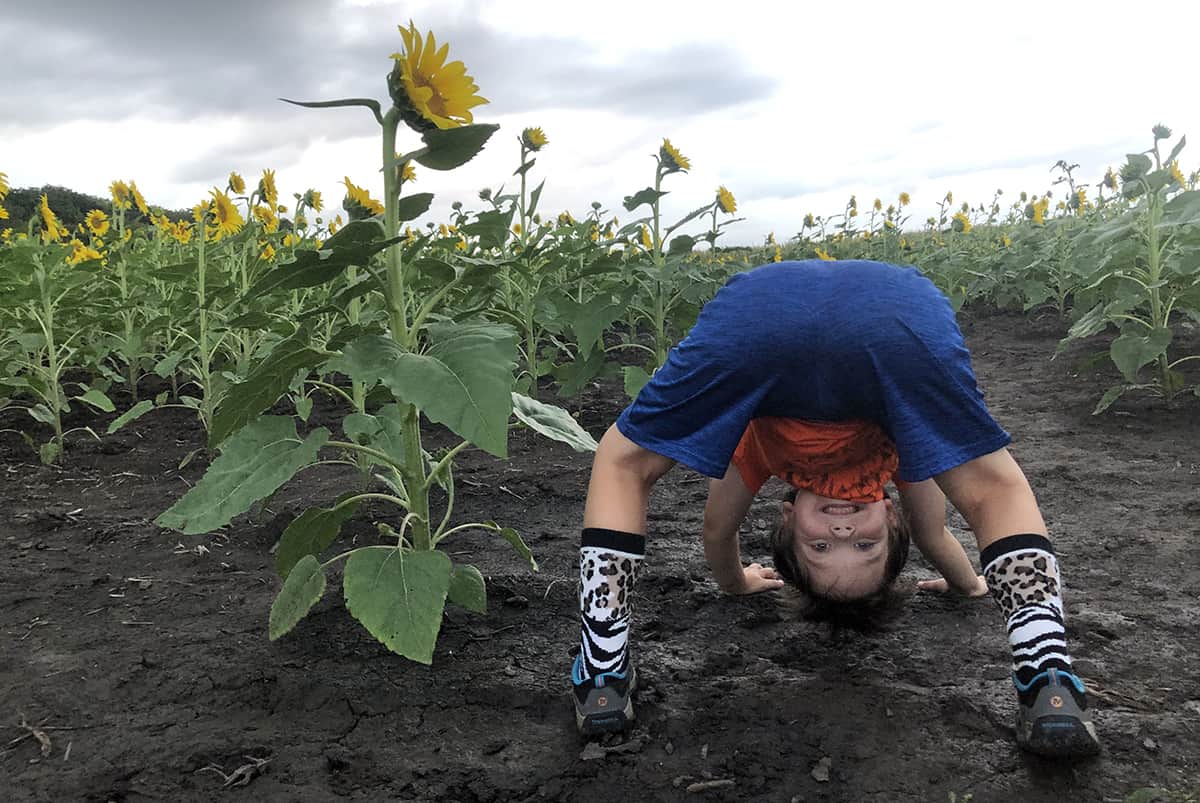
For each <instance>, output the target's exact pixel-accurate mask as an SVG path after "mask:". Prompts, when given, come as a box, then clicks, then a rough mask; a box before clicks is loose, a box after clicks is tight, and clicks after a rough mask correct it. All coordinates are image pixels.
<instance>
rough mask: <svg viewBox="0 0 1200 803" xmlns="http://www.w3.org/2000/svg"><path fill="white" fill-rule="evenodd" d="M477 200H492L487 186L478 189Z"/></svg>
mask: <svg viewBox="0 0 1200 803" xmlns="http://www.w3.org/2000/svg"><path fill="white" fill-rule="evenodd" d="M479 200H481V201H490V200H492V191H491V189H489V188H488V187H484V188H483V189H482V190H480V191H479Z"/></svg>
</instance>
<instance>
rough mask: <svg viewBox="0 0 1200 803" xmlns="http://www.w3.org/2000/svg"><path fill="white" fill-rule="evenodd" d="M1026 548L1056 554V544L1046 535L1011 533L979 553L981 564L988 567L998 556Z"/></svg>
mask: <svg viewBox="0 0 1200 803" xmlns="http://www.w3.org/2000/svg"><path fill="white" fill-rule="evenodd" d="M1024 549H1040V550H1042V551H1043V552H1049V553H1050V554H1051V555H1053V554H1054V545H1053V544H1051V543H1050V539H1049V538H1047V537H1046V536H1044V535H1036V534H1034V533H1022V534H1020V535H1010V536H1008V537H1006V538H1001V539H1000V540H999V541H996V542H994V543H992V544H989V545H988V547H987V548H986V549H984V550H983V552H980V553H979V565H980V567H982V568H984V569H986V568H987V567H988V566H989V565H990V564H991V563H992V561H994V560H995V559H996V558H1000V557H1003V556H1004V555H1007V554H1008V553H1009V552H1020V551H1021V550H1024Z"/></svg>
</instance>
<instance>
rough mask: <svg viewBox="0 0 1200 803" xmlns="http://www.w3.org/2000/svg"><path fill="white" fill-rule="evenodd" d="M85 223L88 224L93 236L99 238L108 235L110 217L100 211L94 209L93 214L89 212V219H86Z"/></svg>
mask: <svg viewBox="0 0 1200 803" xmlns="http://www.w3.org/2000/svg"><path fill="white" fill-rule="evenodd" d="M84 222H86V223H87V227H88V229H90V230H91V232H92V234H94V235H96V236H97V237H103V236H104V235H105V234H108V215H106V214H104V212H102V211H100V210H99V209H93V210H92V211H91V212H88V213H87V217H86V218H84Z"/></svg>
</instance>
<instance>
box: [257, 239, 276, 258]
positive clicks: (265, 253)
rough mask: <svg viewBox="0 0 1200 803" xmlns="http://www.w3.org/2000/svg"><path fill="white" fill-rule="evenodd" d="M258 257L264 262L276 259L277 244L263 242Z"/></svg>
mask: <svg viewBox="0 0 1200 803" xmlns="http://www.w3.org/2000/svg"><path fill="white" fill-rule="evenodd" d="M258 258H259V259H261V260H262V261H263V262H270V261H271V260H273V259H275V246H273V245H271V244H270V243H263V247H262V250H261V251H259V252H258Z"/></svg>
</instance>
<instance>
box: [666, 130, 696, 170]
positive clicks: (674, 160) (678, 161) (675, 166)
mask: <svg viewBox="0 0 1200 803" xmlns="http://www.w3.org/2000/svg"><path fill="white" fill-rule="evenodd" d="M658 163H659V164H660V165H662V169H663V172H665V173H678V172H680V171H683V170H690V169H691V167H692V163H691V161H690V160H689V159H688V158H687V157H686V156H684V155H683V154H682V153H680V152H679V149H678V148H676V147H675V146H674V145H672V144H671V140H669V139H667V138H666V137H664V138H663V141H662V145H661V146H660V147H659V149H658Z"/></svg>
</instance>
